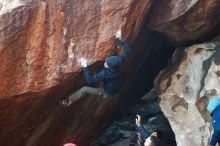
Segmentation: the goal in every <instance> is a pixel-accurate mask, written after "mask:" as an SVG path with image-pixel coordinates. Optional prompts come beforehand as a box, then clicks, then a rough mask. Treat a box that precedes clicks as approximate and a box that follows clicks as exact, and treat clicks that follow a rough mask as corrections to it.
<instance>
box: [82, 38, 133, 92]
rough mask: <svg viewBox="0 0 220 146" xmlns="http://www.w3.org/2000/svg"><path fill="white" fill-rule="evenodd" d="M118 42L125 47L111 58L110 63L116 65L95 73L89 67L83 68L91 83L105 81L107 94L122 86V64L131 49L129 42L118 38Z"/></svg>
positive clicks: (86, 77)
mask: <svg viewBox="0 0 220 146" xmlns="http://www.w3.org/2000/svg"><path fill="white" fill-rule="evenodd" d="M116 40H117V42H118V44H120V45H122V46H123V47H124V49H125V50H124V52H123V53H122V54H121V55H119V56H115V57H111V58H110V63H111V64H113V65H114V67H110V68H104V69H102V70H101V71H100V72H98V73H97V74H95V75H93V76H92V75H90V74H89V70H88V68H87V67H86V68H83V75H84V77H85V79H86V82H87V83H89V84H93V83H96V82H98V81H101V80H102V81H103V82H104V91H105V93H106V94H107V95H114V94H117V93H118V92H119V91H120V90H121V88H122V86H123V80H122V75H121V69H120V64H121V63H122V62H123V61H124V60H125V59H126V58H127V56H128V54H129V53H130V51H131V49H130V47H129V46H128V44H127V43H126V42H125V41H124V40H122V39H118V38H117V39H116Z"/></svg>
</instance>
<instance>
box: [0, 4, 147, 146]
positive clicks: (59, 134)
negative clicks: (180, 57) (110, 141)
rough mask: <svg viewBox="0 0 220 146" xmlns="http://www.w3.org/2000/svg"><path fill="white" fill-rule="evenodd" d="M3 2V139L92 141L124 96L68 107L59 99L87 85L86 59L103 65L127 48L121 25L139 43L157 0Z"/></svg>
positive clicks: (20, 144) (35, 145) (21, 143)
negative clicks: (119, 40) (118, 41)
mask: <svg viewBox="0 0 220 146" xmlns="http://www.w3.org/2000/svg"><path fill="white" fill-rule="evenodd" d="M0 5H1V6H0V62H1V65H0V78H1V86H0V105H1V106H0V110H1V114H0V125H1V126H0V130H1V133H0V142H1V145H2V146H15V145H16V146H40V145H44V146H46V145H53V146H58V145H61V144H64V143H66V142H74V143H77V144H78V145H81V146H87V145H89V144H90V143H91V141H92V140H93V139H94V138H95V137H96V136H97V135H98V134H99V132H100V130H101V129H102V128H103V126H104V125H105V124H106V123H107V121H108V120H109V118H110V113H111V111H112V110H113V108H114V106H115V104H116V103H117V100H116V99H115V98H117V97H113V99H114V100H110V99H109V100H110V101H109V100H107V101H106V100H104V99H102V98H100V97H92V96H90V97H85V99H83V100H82V101H79V102H77V103H75V104H74V105H73V106H72V107H70V108H68V109H63V108H62V107H60V106H59V105H58V104H57V103H58V99H60V98H64V97H66V96H68V95H69V94H71V93H73V92H75V91H76V90H77V89H79V88H80V87H82V86H83V85H84V81H83V77H82V74H81V68H80V67H79V64H78V60H79V59H80V58H82V57H83V58H86V59H87V60H88V62H89V65H90V67H91V70H94V71H98V70H99V68H102V67H103V61H104V60H105V58H106V57H107V56H109V55H112V54H119V53H121V52H122V48H120V49H119V50H117V51H116V50H115V48H116V46H117V45H116V42H115V40H114V36H113V34H114V33H116V31H117V30H120V29H121V30H122V37H123V38H124V39H125V40H126V41H128V44H129V45H132V43H133V42H134V40H135V39H136V38H137V36H138V34H139V32H140V30H141V27H142V25H143V22H144V21H143V20H144V18H145V16H146V15H147V13H148V11H149V8H150V7H151V0H140V1H137V0H125V1H118V0H105V1H97V0H89V1H88V0H71V1H63V0H62V1H54V0H46V1H43V0H32V1H30V0H14V1H10V2H8V1H7V2H6V0H3V1H1V2H0ZM133 51H134V52H136V51H135V50H133ZM100 62H101V63H100ZM125 70H126V69H125Z"/></svg>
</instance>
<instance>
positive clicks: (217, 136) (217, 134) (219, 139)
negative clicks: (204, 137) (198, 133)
mask: <svg viewBox="0 0 220 146" xmlns="http://www.w3.org/2000/svg"><path fill="white" fill-rule="evenodd" d="M217 143H218V145H219V146H220V131H214V132H213V134H212V137H211V141H210V145H211V146H215V145H216V144H217Z"/></svg>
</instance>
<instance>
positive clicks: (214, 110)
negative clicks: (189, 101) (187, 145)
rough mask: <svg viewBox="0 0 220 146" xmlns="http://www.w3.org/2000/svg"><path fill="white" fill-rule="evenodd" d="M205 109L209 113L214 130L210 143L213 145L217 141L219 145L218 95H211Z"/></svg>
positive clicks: (219, 108)
mask: <svg viewBox="0 0 220 146" xmlns="http://www.w3.org/2000/svg"><path fill="white" fill-rule="evenodd" d="M207 110H208V111H209V112H210V113H211V116H212V127H213V130H214V131H213V134H212V137H211V141H210V145H211V146H215V145H216V144H217V143H218V145H220V97H213V98H212V99H211V100H210V101H209V103H208V106H207Z"/></svg>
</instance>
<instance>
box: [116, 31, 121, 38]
mask: <svg viewBox="0 0 220 146" xmlns="http://www.w3.org/2000/svg"><path fill="white" fill-rule="evenodd" d="M115 38H119V39H121V30H118V31H117V32H116V33H115Z"/></svg>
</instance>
